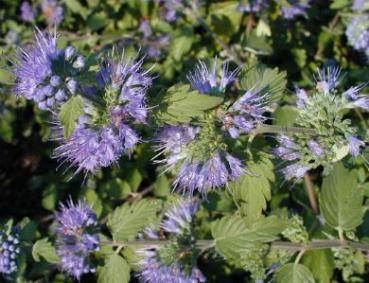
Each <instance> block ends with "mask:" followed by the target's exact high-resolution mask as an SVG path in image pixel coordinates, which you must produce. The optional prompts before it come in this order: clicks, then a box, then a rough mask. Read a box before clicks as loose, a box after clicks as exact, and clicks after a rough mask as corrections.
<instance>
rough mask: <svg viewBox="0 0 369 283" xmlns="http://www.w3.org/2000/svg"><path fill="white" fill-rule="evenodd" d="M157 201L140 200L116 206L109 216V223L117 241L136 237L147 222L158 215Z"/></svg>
mask: <svg viewBox="0 0 369 283" xmlns="http://www.w3.org/2000/svg"><path fill="white" fill-rule="evenodd" d="M157 208H158V207H157V203H156V202H155V201H150V200H146V199H144V200H140V201H137V202H135V203H133V204H131V205H130V204H128V203H126V204H124V205H122V206H120V207H118V208H116V209H115V210H114V211H113V212H112V213H111V214H110V215H109V218H108V222H107V225H108V227H109V229H110V230H111V233H112V235H113V239H114V240H115V241H127V240H132V239H134V238H135V237H136V236H137V234H138V232H140V231H141V230H142V229H143V228H144V227H145V226H146V225H147V224H149V223H150V222H152V221H153V220H154V219H155V217H156V211H157Z"/></svg>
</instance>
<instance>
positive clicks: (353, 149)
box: [348, 136, 365, 157]
mask: <svg viewBox="0 0 369 283" xmlns="http://www.w3.org/2000/svg"><path fill="white" fill-rule="evenodd" d="M348 141H349V150H350V153H351V155H352V156H354V157H358V156H359V155H360V153H361V149H360V148H361V147H364V146H365V143H364V142H363V141H362V140H359V139H358V138H356V137H353V136H349V137H348Z"/></svg>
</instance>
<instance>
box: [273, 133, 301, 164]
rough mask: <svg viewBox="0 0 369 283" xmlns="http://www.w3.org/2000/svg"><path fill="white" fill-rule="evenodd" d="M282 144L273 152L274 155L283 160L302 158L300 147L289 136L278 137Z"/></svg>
mask: <svg viewBox="0 0 369 283" xmlns="http://www.w3.org/2000/svg"><path fill="white" fill-rule="evenodd" d="M277 140H278V142H279V144H280V146H279V147H277V148H276V149H274V150H273V152H274V154H275V155H277V156H278V157H280V158H282V159H283V160H288V161H292V160H296V159H298V158H300V157H301V153H300V147H299V146H298V145H297V144H296V143H295V142H294V141H293V140H292V139H291V138H289V137H288V136H285V135H280V136H278V137H277Z"/></svg>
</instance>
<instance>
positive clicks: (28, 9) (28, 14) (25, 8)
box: [20, 1, 36, 22]
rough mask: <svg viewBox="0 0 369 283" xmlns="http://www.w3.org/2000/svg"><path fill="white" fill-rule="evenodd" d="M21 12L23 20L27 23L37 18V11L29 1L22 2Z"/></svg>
mask: <svg viewBox="0 0 369 283" xmlns="http://www.w3.org/2000/svg"><path fill="white" fill-rule="evenodd" d="M20 10H21V18H22V20H23V21H25V22H31V21H33V20H34V19H35V17H36V11H35V10H34V9H33V8H32V6H31V4H30V3H28V2H27V1H24V2H22V5H21V7H20Z"/></svg>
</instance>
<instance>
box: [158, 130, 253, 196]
mask: <svg viewBox="0 0 369 283" xmlns="http://www.w3.org/2000/svg"><path fill="white" fill-rule="evenodd" d="M205 132H206V130H200V129H199V128H197V127H192V126H166V127H164V128H163V129H162V131H161V132H160V133H159V135H158V142H159V145H158V146H156V149H157V151H159V154H164V155H165V158H164V159H163V160H160V161H158V162H159V163H165V164H166V165H167V167H168V169H176V171H177V177H176V179H175V181H174V187H175V188H176V189H178V190H179V191H181V192H183V193H184V194H190V195H192V194H193V193H194V192H195V191H199V192H201V193H202V194H203V195H206V193H207V192H208V191H209V190H210V189H215V188H220V187H223V186H225V185H226V184H227V183H228V182H229V181H231V180H235V179H237V178H238V177H240V176H241V175H242V174H244V173H245V171H246V170H245V166H244V165H243V164H242V162H241V161H240V160H239V159H238V158H236V157H234V156H232V155H231V154H229V153H227V152H225V151H222V150H217V149H215V148H214V150H212V149H211V148H210V147H209V144H202V143H201V138H199V140H197V136H198V135H202V134H204V133H205ZM205 135H206V133H205ZM203 147H207V148H203ZM200 148H201V149H200ZM203 150H204V151H203ZM200 152H201V153H202V154H205V156H204V157H202V158H199V157H197V156H196V154H195V155H193V154H194V153H200ZM168 169H167V170H168Z"/></svg>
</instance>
